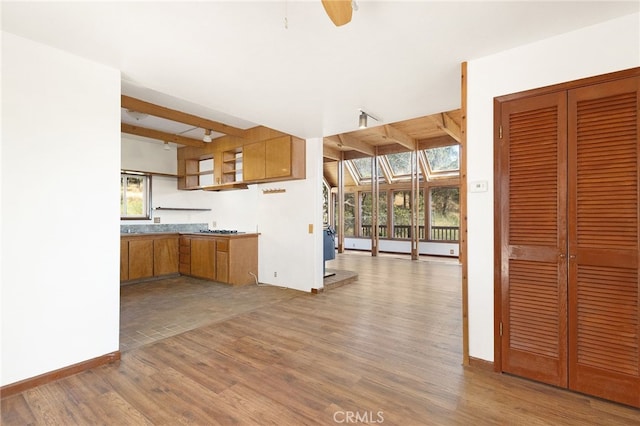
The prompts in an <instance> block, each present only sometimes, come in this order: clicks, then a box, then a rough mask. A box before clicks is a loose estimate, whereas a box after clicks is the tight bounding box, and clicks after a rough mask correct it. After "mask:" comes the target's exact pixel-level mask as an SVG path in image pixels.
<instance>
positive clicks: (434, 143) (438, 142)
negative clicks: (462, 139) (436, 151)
mask: <svg viewBox="0 0 640 426" xmlns="http://www.w3.org/2000/svg"><path fill="white" fill-rule="evenodd" d="M457 143H458V142H457V141H456V140H455V139H453V138H452V137H451V136H449V135H443V136H436V137H435V138H429V139H421V140H419V141H418V149H429V148H438V147H441V146H449V145H456V144H457Z"/></svg>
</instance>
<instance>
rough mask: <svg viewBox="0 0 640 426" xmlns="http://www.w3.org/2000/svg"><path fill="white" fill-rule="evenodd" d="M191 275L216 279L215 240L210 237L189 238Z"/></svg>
mask: <svg viewBox="0 0 640 426" xmlns="http://www.w3.org/2000/svg"><path fill="white" fill-rule="evenodd" d="M191 275H192V276H194V277H198V278H204V279H207V280H214V281H215V279H216V241H215V240H213V239H210V238H192V239H191Z"/></svg>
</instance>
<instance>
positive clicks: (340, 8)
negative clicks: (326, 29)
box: [322, 0, 353, 27]
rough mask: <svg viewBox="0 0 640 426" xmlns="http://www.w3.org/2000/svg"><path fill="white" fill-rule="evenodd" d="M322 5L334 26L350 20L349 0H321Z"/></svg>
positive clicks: (351, 10)
mask: <svg viewBox="0 0 640 426" xmlns="http://www.w3.org/2000/svg"><path fill="white" fill-rule="evenodd" d="M322 6H324V10H325V11H326V12H327V15H329V18H330V19H331V21H332V22H333V23H334V24H335V26H336V27H339V26H341V25H344V24H348V23H349V22H351V15H352V13H353V8H352V7H351V0H322Z"/></svg>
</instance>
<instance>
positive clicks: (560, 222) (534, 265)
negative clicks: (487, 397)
mask: <svg viewBox="0 0 640 426" xmlns="http://www.w3.org/2000/svg"><path fill="white" fill-rule="evenodd" d="M502 123H503V145H502V146H501V147H500V157H499V158H500V160H499V161H500V164H499V168H500V170H501V173H500V175H501V180H500V186H501V187H500V192H501V198H502V200H505V201H506V202H504V203H503V204H502V207H501V210H502V212H501V216H502V217H503V218H504V220H503V221H502V223H501V245H502V247H503V250H502V257H501V263H502V267H501V269H502V270H503V274H502V283H501V288H502V300H503V302H502V319H503V337H502V368H503V371H505V372H509V373H514V374H518V375H522V376H526V377H530V378H533V379H536V380H540V381H543V382H546V383H551V384H554V385H558V386H566V380H567V371H566V367H567V358H566V356H567V353H566V350H567V347H566V315H567V314H566V313H567V310H566V262H565V261H564V260H563V259H562V257H561V255H562V254H563V253H564V252H563V251H562V250H561V248H562V247H566V237H565V233H564V231H563V229H565V224H566V222H565V217H566V207H565V206H564V205H563V203H564V200H565V192H564V191H565V186H564V185H562V184H561V182H562V181H563V179H566V166H565V160H566V96H564V95H558V94H552V95H544V96H538V97H533V98H526V99H519V100H515V101H511V102H507V103H505V104H504V105H503V106H502Z"/></svg>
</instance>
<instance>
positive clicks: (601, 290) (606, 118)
mask: <svg viewBox="0 0 640 426" xmlns="http://www.w3.org/2000/svg"><path fill="white" fill-rule="evenodd" d="M639 81H640V79H638V78H631V79H626V80H621V81H616V82H610V83H603V84H599V85H594V86H589V87H585V88H581V89H575V90H571V91H569V98H568V99H569V102H568V107H569V162H568V166H569V194H570V197H569V218H570V220H569V254H570V262H569V324H570V328H569V354H570V356H569V387H570V388H571V389H574V390H577V391H580V392H585V393H589V394H592V395H597V396H600V397H603V398H607V399H612V400H615V401H619V402H623V403H626V404H632V405H636V406H640V374H639V372H640V363H639V357H638V348H639V342H638V336H639V333H640V327H639V323H638V315H639V314H638V312H639V306H638V289H639V287H638V226H639V221H638V192H639V181H638V160H639V159H638V145H639V141H640V139H639V135H638V127H639V126H638V123H639V120H640V117H639V114H638V107H639V101H638V100H639V97H638V94H639V90H638V89H639V87H640V84H639Z"/></svg>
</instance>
